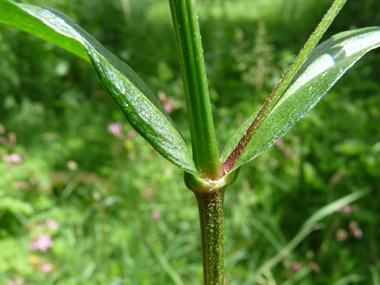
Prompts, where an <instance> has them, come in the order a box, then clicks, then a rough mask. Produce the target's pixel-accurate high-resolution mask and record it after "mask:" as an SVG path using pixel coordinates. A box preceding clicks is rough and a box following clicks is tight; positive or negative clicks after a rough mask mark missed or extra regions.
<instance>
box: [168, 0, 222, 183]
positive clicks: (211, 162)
mask: <svg viewBox="0 0 380 285" xmlns="http://www.w3.org/2000/svg"><path fill="white" fill-rule="evenodd" d="M169 3H170V10H171V13H172V20H173V25H174V31H175V36H176V42H177V48H178V54H179V61H180V66H181V73H182V79H183V85H184V89H185V96H186V107H187V111H188V119H189V124H190V132H191V142H192V147H193V157H194V163H195V166H196V168H197V170H198V173H199V175H200V176H201V177H202V178H208V179H212V180H217V179H218V178H220V177H222V175H223V171H222V167H221V163H220V160H219V154H218V148H217V145H216V138H215V131H214V123H213V120H212V113H211V103H210V96H209V91H208V83H207V76H206V67H205V62H204V57H203V48H202V42H201V35H200V31H199V23H198V15H197V9H196V6H195V0H169Z"/></svg>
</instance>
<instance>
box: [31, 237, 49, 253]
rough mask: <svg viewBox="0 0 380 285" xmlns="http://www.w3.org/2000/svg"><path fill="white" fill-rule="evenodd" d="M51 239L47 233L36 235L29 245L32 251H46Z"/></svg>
mask: <svg viewBox="0 0 380 285" xmlns="http://www.w3.org/2000/svg"><path fill="white" fill-rule="evenodd" d="M52 245H53V241H52V240H51V238H50V236H49V235H42V236H38V237H37V238H36V239H35V240H33V241H32V242H31V243H30V245H29V247H30V249H31V250H32V251H36V250H37V249H39V250H40V251H41V252H46V251H47V249H48V248H50V247H52Z"/></svg>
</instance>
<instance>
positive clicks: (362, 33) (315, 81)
mask: <svg viewBox="0 0 380 285" xmlns="http://www.w3.org/2000/svg"><path fill="white" fill-rule="evenodd" d="M379 46H380V28H379V27H373V28H364V29H358V30H353V31H347V32H343V33H339V34H337V35H335V36H333V37H331V38H330V39H329V40H327V41H325V42H324V43H322V44H320V45H319V46H317V47H316V48H315V49H314V50H313V51H312V52H311V54H310V55H309V57H308V59H307V60H306V62H305V63H304V64H303V65H302V67H301V68H300V69H299V71H298V72H297V74H296V75H295V77H294V78H293V79H292V81H291V82H290V84H289V85H288V87H287V88H286V89H285V91H284V92H283V94H282V95H281V97H280V99H279V100H278V101H277V103H276V104H275V105H274V106H273V107H272V108H271V110H270V113H269V115H268V116H267V118H266V119H265V120H264V121H263V122H262V124H261V125H260V127H259V128H258V129H257V131H256V133H255V135H254V136H253V137H252V139H251V140H250V142H249V143H248V144H247V146H246V147H245V149H244V150H243V152H242V153H241V155H240V156H239V158H238V159H237V161H236V164H235V165H234V167H233V168H232V169H231V170H235V169H236V168H238V167H239V166H241V165H243V164H245V163H247V162H249V161H250V160H252V159H254V158H255V157H257V156H258V155H259V154H261V153H262V152H263V151H264V150H266V149H267V148H269V147H270V146H271V145H272V144H273V143H274V142H275V141H276V140H277V139H279V138H280V137H282V136H283V135H285V134H286V133H287V132H288V131H289V130H290V129H291V128H292V127H293V126H294V125H295V124H296V123H297V122H298V121H299V120H300V119H302V118H303V117H304V116H305V115H306V114H307V113H308V112H309V111H310V110H311V109H312V108H313V107H314V106H315V105H316V104H317V103H318V102H319V101H320V100H321V98H322V97H323V95H325V94H326V92H327V91H328V90H330V88H331V87H332V86H333V85H334V84H335V82H336V81H337V80H338V79H339V78H340V77H341V76H342V75H343V74H344V73H345V72H346V71H347V70H348V69H349V68H350V67H352V66H353V65H354V64H355V62H356V61H358V60H359V59H360V58H361V57H362V56H363V55H364V54H365V53H367V52H368V51H370V50H372V49H374V48H377V47H379ZM255 117H256V115H253V116H251V118H249V119H248V120H247V121H246V122H245V123H243V124H242V125H241V126H240V127H239V129H238V130H237V131H236V132H235V134H234V135H233V136H232V138H231V139H230V141H229V142H228V143H227V146H226V148H225V150H224V152H223V155H222V161H224V160H226V159H227V157H228V155H229V154H230V153H231V152H232V151H233V150H234V148H235V146H236V145H237V144H238V143H239V141H240V139H241V138H242V137H243V135H244V133H245V132H246V131H247V128H248V127H249V125H250V123H251V122H252V121H253V119H254V118H255Z"/></svg>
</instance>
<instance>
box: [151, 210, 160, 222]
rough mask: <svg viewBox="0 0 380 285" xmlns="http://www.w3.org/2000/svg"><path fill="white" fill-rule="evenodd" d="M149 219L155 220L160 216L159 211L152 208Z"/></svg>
mask: <svg viewBox="0 0 380 285" xmlns="http://www.w3.org/2000/svg"><path fill="white" fill-rule="evenodd" d="M150 217H151V219H152V221H154V222H155V221H157V220H158V219H159V218H160V212H159V211H156V210H154V211H153V212H152V214H151V216H150Z"/></svg>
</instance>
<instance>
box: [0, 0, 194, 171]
mask: <svg viewBox="0 0 380 285" xmlns="http://www.w3.org/2000/svg"><path fill="white" fill-rule="evenodd" d="M0 23H4V24H7V25H9V26H12V27H15V28H17V29H20V30H23V31H25V32H27V33H30V34H33V35H35V36H38V37H41V38H43V39H45V40H48V41H50V42H52V43H54V44H56V45H58V46H60V47H62V48H64V49H66V50H68V51H69V52H71V53H73V54H75V55H77V56H79V57H81V58H83V59H84V60H86V61H87V62H89V63H91V64H92V66H93V67H94V69H95V70H96V72H97V74H98V76H99V79H100V80H101V82H102V84H103V86H104V87H105V89H106V90H107V91H108V93H109V94H110V95H111V96H112V98H113V99H114V100H115V102H116V103H117V105H118V106H119V107H120V109H121V110H122V111H123V113H124V115H125V116H126V118H127V119H128V121H129V122H130V124H131V125H132V126H133V127H134V128H135V129H136V130H137V131H138V132H139V133H140V134H141V135H142V136H143V137H144V138H145V139H146V140H147V141H148V142H149V143H150V144H151V145H152V146H153V147H154V148H155V149H156V150H157V151H158V152H159V153H160V154H161V155H162V156H163V157H165V158H166V159H168V160H169V161H171V162H172V163H174V164H175V165H177V166H178V167H180V168H181V169H183V170H185V171H187V172H189V173H191V174H194V175H197V171H196V169H195V166H194V162H193V159H192V155H191V152H190V150H189V149H188V148H187V146H186V144H185V142H184V140H183V138H182V136H181V135H180V133H179V131H178V130H177V129H176V127H175V126H174V124H173V122H172V121H171V119H170V117H169V116H168V115H167V113H166V112H165V111H164V109H163V107H162V106H161V104H160V103H159V101H158V99H157V98H156V96H155V95H154V94H153V92H152V91H151V90H150V89H149V87H148V86H147V85H146V84H145V83H144V82H143V81H142V79H141V78H140V77H139V76H138V75H137V74H136V73H135V72H134V71H133V70H132V69H131V68H130V67H129V66H128V65H127V64H126V63H124V62H123V61H121V60H120V59H119V58H117V57H116V56H115V55H114V54H112V53H111V52H110V51H108V50H107V49H106V48H104V47H103V46H102V45H101V44H100V43H99V42H98V41H97V40H96V39H95V38H93V37H92V36H91V35H90V34H88V33H87V32H86V31H84V30H83V29H82V28H81V27H79V26H78V25H77V24H76V23H75V22H74V21H73V20H71V19H70V18H69V17H67V16H66V15H64V14H62V13H61V12H59V11H56V10H54V9H51V8H46V7H40V6H36V5H26V4H20V3H15V2H11V1H8V0H0Z"/></svg>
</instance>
